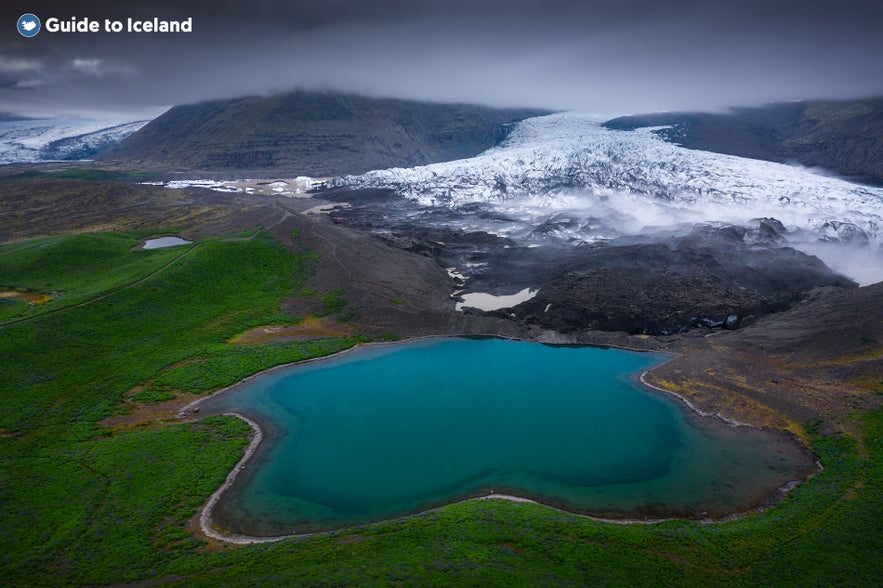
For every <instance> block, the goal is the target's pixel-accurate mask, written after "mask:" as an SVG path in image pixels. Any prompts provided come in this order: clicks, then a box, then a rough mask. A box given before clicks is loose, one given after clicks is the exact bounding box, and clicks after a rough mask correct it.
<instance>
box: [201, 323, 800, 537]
mask: <svg viewBox="0 0 883 588" xmlns="http://www.w3.org/2000/svg"><path fill="white" fill-rule="evenodd" d="M664 359H665V356H662V355H659V354H648V353H638V352H632V351H623V350H616V349H604V348H597V347H571V346H548V345H542V344H538V343H527V342H518V341H510V340H502V339H466V338H463V339H459V338H458V339H428V340H422V341H418V342H411V343H404V344H395V345H386V346H374V347H367V348H362V349H359V350H355V351H352V352H350V353H345V354H342V355H339V356H337V357H334V358H331V359H328V360H322V361H316V362H312V363H307V364H302V365H298V366H292V367H289V368H284V369H282V370H278V371H275V372H270V373H268V374H265V375H263V376H260V377H258V378H255V379H253V380H250V381H248V382H245V383H243V384H241V385H240V386H238V387H236V388H233V389H231V390H228V391H227V392H224V393H222V394H219V395H216V396H215V397H213V398H210V399H208V400H207V401H205V402H204V403H203V404H202V405H201V410H200V413H201V414H206V413H209V414H212V413H219V412H227V411H235V412H238V413H240V414H243V415H245V416H248V417H249V418H252V419H254V420H256V421H257V422H258V423H260V425H261V428H262V430H264V431H265V433H266V438H265V442H264V443H263V444H262V449H261V450H260V451H259V452H258V454H257V455H256V456H255V457H254V458H253V459H252V461H251V462H249V464H248V465H247V467H246V468H245V469H244V470H243V474H242V475H240V476H239V477H238V478H237V480H236V482H235V483H234V484H233V486H232V487H231V488H230V489H229V490H228V491H227V492H226V493H225V494H224V495H223V496H222V498H221V500H220V502H219V503H218V505H217V506H216V508H215V509H214V512H213V519H214V522H215V524H216V526H218V527H219V528H224V529H228V530H231V531H233V532H236V533H241V534H246V535H275V534H282V533H290V532H306V531H316V530H325V529H334V528H341V527H345V526H349V525H353V524H358V523H363V522H367V521H373V520H380V519H386V518H392V517H397V516H402V515H405V514H408V513H414V512H419V511H422V510H425V509H427V508H430V507H433V506H437V505H440V504H444V503H447V502H451V501H456V500H460V499H463V498H467V497H471V496H481V495H487V494H489V493H491V492H493V493H498V494H511V495H517V496H520V497H525V498H531V499H534V500H537V501H540V502H543V503H545V504H550V505H554V506H557V507H560V508H562V509H565V510H568V511H572V512H579V513H588V514H593V515H599V516H605V517H627V518H631V517H654V518H656V517H668V516H683V517H703V516H713V517H714V516H723V515H726V514H729V513H733V512H738V511H744V510H746V509H750V508H752V507H755V506H758V505H760V504H762V503H764V502H765V501H766V500H768V499H769V498H770V497H771V496H774V495H775V494H776V490H777V488H779V487H780V486H782V485H784V484H786V483H788V482H789V481H793V480H800V479H802V478H804V477H805V476H807V475H808V474H809V473H810V472H811V471H813V469H814V463H813V460H812V459H811V458H810V456H809V455H808V454H807V453H806V452H805V451H803V450H802V449H801V448H800V447H799V446H797V444H796V443H794V442H793V441H791V440H790V439H788V438H787V437H786V436H784V435H783V434H779V433H774V432H770V431H761V430H757V429H752V428H748V427H731V426H728V425H726V424H724V423H722V422H721V421H719V420H717V419H712V418H704V417H699V416H698V415H695V414H694V413H692V412H689V411H687V410H686V409H685V407H684V406H683V404H682V403H681V402H680V401H678V400H677V399H674V398H672V397H670V396H668V395H665V394H661V393H658V392H654V391H648V390H645V389H643V388H641V387H639V386H637V385H635V384H634V383H633V381H632V379H633V375H634V374H636V373H638V372H640V371H642V370H644V369H647V368H648V367H650V366H652V365H654V364H656V363H658V362H660V361H663V360H664ZM630 374H631V375H632V377H630Z"/></svg>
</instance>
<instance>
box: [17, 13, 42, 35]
mask: <svg viewBox="0 0 883 588" xmlns="http://www.w3.org/2000/svg"><path fill="white" fill-rule="evenodd" d="M18 32H19V34H20V35H21V36H22V37H34V36H36V35H37V33H39V32H40V19H39V18H37V15H35V14H31V13H30V12H29V13H27V14H22V15H21V16H20V17H18Z"/></svg>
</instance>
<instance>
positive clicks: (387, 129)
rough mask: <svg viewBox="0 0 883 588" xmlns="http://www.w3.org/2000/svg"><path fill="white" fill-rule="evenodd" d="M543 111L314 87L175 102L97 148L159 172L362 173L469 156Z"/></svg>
mask: <svg viewBox="0 0 883 588" xmlns="http://www.w3.org/2000/svg"><path fill="white" fill-rule="evenodd" d="M538 114H543V113H542V112H540V111H536V110H526V109H518V110H515V109H509V110H499V109H493V108H486V107H481V106H469V105H461V104H432V103H421V102H411V101H405V100H393V99H378V98H367V97H362V96H354V95H343V94H335V93H318V92H293V93H288V94H283V95H277V96H271V97H266V98H261V97H247V98H237V99H232V100H216V101H212V102H203V103H200V104H191V105H185V106H176V107H174V108H172V109H171V110H169V111H168V112H166V113H165V114H163V115H162V116H160V117H159V118H157V119H156V120H154V121H153V122H151V123H150V124H148V125H147V126H145V127H144V128H143V129H141V130H140V131H139V132H137V133H135V134H134V135H132V136H131V137H129V138H128V139H126V140H125V141H123V142H122V143H121V144H120V145H118V146H117V147H115V148H114V149H111V150H110V151H108V152H106V153H105V154H103V155H102V159H103V160H106V161H108V160H115V161H123V162H125V163H127V164H130V165H132V164H134V165H138V166H139V167H141V168H152V169H156V168H159V169H163V170H169V171H170V170H179V169H185V170H187V169H189V170H214V171H236V170H276V171H282V170H285V171H288V172H291V173H296V174H303V175H310V176H328V175H339V174H344V173H362V172H365V171H368V170H372V169H381V168H389V167H395V166H404V167H410V166H414V165H421V164H426V163H431V162H437V161H446V160H451V159H459V158H463V157H471V156H473V155H476V154H477V153H480V152H481V151H484V150H485V149H488V148H490V147H492V146H494V145H496V144H497V143H499V142H500V141H501V140H502V139H503V138H504V137H505V135H506V132H507V127H508V126H509V125H510V124H511V123H513V122H516V121H518V120H521V119H524V118H527V117H530V116H536V115H538Z"/></svg>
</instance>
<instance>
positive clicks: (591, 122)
mask: <svg viewBox="0 0 883 588" xmlns="http://www.w3.org/2000/svg"><path fill="white" fill-rule="evenodd" d="M329 183H330V184H331V185H333V186H350V187H388V188H393V189H395V190H396V191H397V192H399V193H400V194H402V195H403V196H406V197H408V198H412V199H415V200H416V201H418V202H420V203H421V204H424V205H429V206H446V207H451V208H457V207H460V206H462V205H464V204H468V203H474V202H484V203H492V204H494V205H495V206H496V207H497V208H499V209H501V210H504V211H505V212H507V213H509V214H512V215H514V216H516V217H521V218H529V217H532V216H536V215H541V214H543V215H548V214H549V212H551V211H580V212H581V213H583V216H585V215H591V214H596V213H597V214H602V215H611V214H612V215H619V216H620V217H622V219H623V221H624V225H623V226H624V229H625V231H626V232H639V231H640V230H642V229H643V228H645V227H648V226H666V225H670V224H676V223H681V222H701V221H709V220H718V221H726V222H740V221H744V220H748V219H751V218H757V217H762V216H770V217H775V218H777V219H779V220H781V221H782V222H783V223H785V225H786V226H788V227H789V228H791V229H794V228H797V229H807V230H810V231H813V232H815V233H817V234H819V235H820V236H821V235H823V234H824V232H825V231H830V230H831V224H830V223H831V222H832V221H835V222H836V223H849V224H852V225H855V226H856V227H858V228H860V229H861V230H862V232H864V233H865V234H866V235H868V236H869V238H870V239H871V240H872V242H874V243H876V244H877V245H879V243H880V237H881V236H880V228H881V226H883V189H880V188H875V187H869V186H863V185H859V184H855V183H852V182H848V181H845V180H843V179H840V178H836V177H830V176H824V175H821V174H819V173H816V172H813V171H810V170H808V169H805V168H801V167H796V166H790V165H783V164H778V163H772V162H767V161H760V160H754V159H746V158H742V157H735V156H730V155H722V154H717V153H711V152H706V151H697V150H690V149H685V148H682V147H679V146H677V145H673V144H670V143H667V142H665V141H664V140H662V139H660V138H658V137H657V136H656V135H654V134H653V133H652V132H651V129H641V130H638V131H614V130H608V129H605V128H603V127H601V126H600V125H599V122H598V121H597V120H596V119H594V118H593V117H591V116H587V115H583V114H578V113H561V114H553V115H549V116H543V117H537V118H532V119H527V120H525V121H522V122H521V123H519V124H518V125H517V126H516V128H515V130H514V131H513V133H512V134H511V135H510V136H509V138H508V139H507V140H506V141H505V142H504V143H502V144H501V145H500V146H498V147H495V148H493V149H490V150H488V151H486V152H484V153H482V154H480V155H478V156H476V157H473V158H470V159H462V160H458V161H451V162H445V163H437V164H432V165H426V166H421V167H414V168H393V169H388V170H378V171H371V172H368V173H366V174H363V175H359V176H346V177H343V178H337V179H335V180H331V181H330V182H329Z"/></svg>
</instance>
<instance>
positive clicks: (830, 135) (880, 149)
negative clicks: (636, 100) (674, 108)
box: [604, 97, 883, 186]
mask: <svg viewBox="0 0 883 588" xmlns="http://www.w3.org/2000/svg"><path fill="white" fill-rule="evenodd" d="M604 126H605V127H606V128H608V129H613V130H635V129H638V128H642V127H659V126H665V127H669V128H664V129H658V130H656V131H654V132H655V133H656V134H657V135H659V136H660V137H662V138H663V139H665V140H666V141H669V142H672V143H677V144H679V145H681V146H683V147H687V148H689V149H699V150H704V151H713V152H716V153H724V154H727V155H737V156H740V157H749V158H752V159H764V160H767V161H775V162H779V163H799V164H802V165H806V166H811V167H819V168H822V169H825V170H828V171H831V172H834V173H837V174H839V175H841V176H844V177H845V178H848V179H852V180H855V181H859V182H864V183H870V184H874V185H878V186H883V97H878V98H869V99H863V100H810V101H799V102H782V103H773V104H768V105H766V106H762V107H751V108H744V107H743V108H734V109H732V111H731V112H730V113H726V114H711V113H701V112H667V113H653V114H641V115H633V116H622V117H618V118H614V119H610V120H608V121H606V122H605V123H604Z"/></svg>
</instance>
